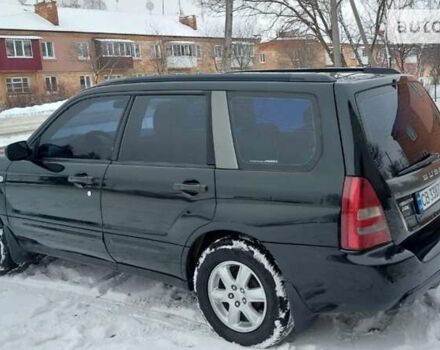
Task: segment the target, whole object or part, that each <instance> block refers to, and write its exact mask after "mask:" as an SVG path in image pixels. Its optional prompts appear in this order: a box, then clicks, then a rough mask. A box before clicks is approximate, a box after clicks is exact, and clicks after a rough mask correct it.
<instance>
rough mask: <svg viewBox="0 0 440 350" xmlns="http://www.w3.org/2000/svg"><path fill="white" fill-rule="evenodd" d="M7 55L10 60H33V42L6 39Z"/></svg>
mask: <svg viewBox="0 0 440 350" xmlns="http://www.w3.org/2000/svg"><path fill="white" fill-rule="evenodd" d="M6 54H7V56H8V57H9V58H32V57H34V56H33V52H32V41H31V40H18V39H6Z"/></svg>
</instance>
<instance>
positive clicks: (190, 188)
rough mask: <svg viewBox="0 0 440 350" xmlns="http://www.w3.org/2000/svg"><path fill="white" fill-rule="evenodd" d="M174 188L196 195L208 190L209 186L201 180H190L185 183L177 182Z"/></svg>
mask: <svg viewBox="0 0 440 350" xmlns="http://www.w3.org/2000/svg"><path fill="white" fill-rule="evenodd" d="M173 189H174V190H175V191H179V192H184V193H187V194H189V195H192V196H195V195H197V194H199V193H204V192H207V191H208V186H207V185H203V184H201V183H199V182H193V181H188V182H183V183H175V184H174V185H173Z"/></svg>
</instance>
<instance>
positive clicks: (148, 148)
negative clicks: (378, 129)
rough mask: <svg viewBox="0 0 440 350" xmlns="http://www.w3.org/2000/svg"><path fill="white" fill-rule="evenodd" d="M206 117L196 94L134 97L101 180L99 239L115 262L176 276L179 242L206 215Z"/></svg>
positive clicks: (210, 186)
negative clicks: (101, 232)
mask: <svg viewBox="0 0 440 350" xmlns="http://www.w3.org/2000/svg"><path fill="white" fill-rule="evenodd" d="M209 115H210V113H209V103H208V96H207V95H205V94H202V93H200V94H194V93H192V94H189V95H188V94H180V95H178V94H175V95H148V96H137V97H136V99H135V101H134V104H133V107H132V110H131V113H130V116H129V120H128V123H127V126H126V129H125V132H124V136H123V140H122V143H121V150H120V154H119V158H118V160H117V161H116V162H114V163H112V164H111V165H110V166H109V169H108V171H107V172H106V175H105V178H104V183H103V195H102V213H103V223H104V236H105V242H106V245H107V248H108V250H109V252H110V254H111V255H112V257H113V258H114V259H115V260H116V261H117V262H119V263H123V264H127V265H132V266H137V267H142V268H146V269H150V270H154V271H159V272H164V273H169V274H172V275H175V276H179V275H180V272H181V268H180V258H181V253H182V249H183V245H184V243H185V241H186V238H187V237H188V235H189V234H190V233H191V232H193V231H194V230H196V229H197V228H199V227H201V226H202V225H205V224H206V223H208V222H210V221H211V219H212V217H213V215H214V209H215V185H214V168H213V166H212V164H213V160H212V159H210V158H211V157H210V156H211V153H212V152H211V149H212V147H211V138H210V131H209V125H210V123H209Z"/></svg>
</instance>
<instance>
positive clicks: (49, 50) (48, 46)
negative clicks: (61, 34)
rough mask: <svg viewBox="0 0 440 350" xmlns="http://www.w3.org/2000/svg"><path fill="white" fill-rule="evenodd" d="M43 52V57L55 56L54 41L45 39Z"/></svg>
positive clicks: (42, 45) (42, 44)
mask: <svg viewBox="0 0 440 350" xmlns="http://www.w3.org/2000/svg"><path fill="white" fill-rule="evenodd" d="M41 52H42V53H43V58H46V59H51V58H55V50H54V45H53V42H51V41H45V42H42V43H41Z"/></svg>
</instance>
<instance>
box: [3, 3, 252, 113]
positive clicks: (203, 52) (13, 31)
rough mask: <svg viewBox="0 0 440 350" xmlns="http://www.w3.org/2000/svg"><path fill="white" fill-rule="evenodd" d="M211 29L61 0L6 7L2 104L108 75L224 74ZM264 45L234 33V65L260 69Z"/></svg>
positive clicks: (55, 93)
mask: <svg viewBox="0 0 440 350" xmlns="http://www.w3.org/2000/svg"><path fill="white" fill-rule="evenodd" d="M205 26H206V24H205ZM206 32H209V31H208V30H205V28H203V27H202V28H200V26H199V25H198V23H197V18H196V17H195V16H180V17H179V18H174V17H170V16H153V15H148V14H147V13H143V14H131V13H116V12H109V11H99V10H83V9H70V8H59V7H58V6H57V3H56V1H54V0H40V1H39V2H37V3H36V4H35V5H34V6H21V5H16V6H2V16H0V106H3V107H5V106H13V105H20V104H29V103H32V102H40V101H46V100H54V99H59V98H62V97H64V96H70V95H72V94H74V93H76V92H77V91H79V90H80V89H84V88H87V87H90V86H93V85H95V84H97V83H99V82H101V81H103V80H107V79H115V78H120V77H127V76H143V75H155V74H182V73H201V72H211V73H213V72H216V71H219V70H221V60H222V55H223V50H222V47H223V39H222V38H221V37H219V36H217V37H215V36H210V35H207V34H205V33H206ZM257 44H258V40H257V39H255V38H235V39H234V47H233V67H234V68H237V69H244V68H250V67H253V65H254V58H255V57H254V56H255V55H254V51H255V46H256V45H257ZM0 108H1V107H0Z"/></svg>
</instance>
